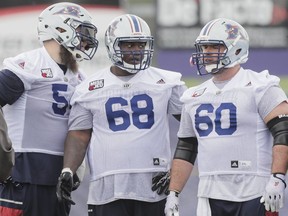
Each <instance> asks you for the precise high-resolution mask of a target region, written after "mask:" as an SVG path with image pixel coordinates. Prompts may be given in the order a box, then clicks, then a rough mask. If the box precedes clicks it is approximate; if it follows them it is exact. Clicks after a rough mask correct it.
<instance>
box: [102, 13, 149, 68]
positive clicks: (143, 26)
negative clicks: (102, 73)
mask: <svg viewBox="0 0 288 216" xmlns="http://www.w3.org/2000/svg"><path fill="white" fill-rule="evenodd" d="M153 42H154V39H153V37H152V36H151V33H150V28H149V26H148V25H147V23H146V22H145V21H144V20H143V19H141V18H140V17H137V16H135V15H130V14H126V15H121V16H119V17H117V18H115V19H114V20H113V21H112V22H111V23H110V25H109V26H108V29H107V31H106V33H105V45H106V48H107V52H108V56H109V58H110V60H111V61H112V63H113V65H115V66H117V67H119V68H121V69H123V70H125V71H127V72H129V73H137V72H138V71H140V70H145V69H147V68H148V67H149V66H150V65H151V63H152V56H153V51H154V49H153ZM123 44H130V46H131V48H129V49H127V48H125V46H123ZM133 44H134V45H135V46H134V45H133ZM139 44H140V46H141V48H136V47H137V46H138V45H139Z"/></svg>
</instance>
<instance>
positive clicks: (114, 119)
mask: <svg viewBox="0 0 288 216" xmlns="http://www.w3.org/2000/svg"><path fill="white" fill-rule="evenodd" d="M184 90H186V86H185V84H184V82H183V81H181V74H180V73H176V72H171V71H165V70H161V69H158V68H154V67H150V68H148V69H146V70H144V71H139V72H138V73H137V74H135V75H133V76H128V77H117V76H115V75H114V74H112V73H111V72H110V69H109V68H105V69H103V70H101V71H98V72H96V73H95V74H94V75H93V76H91V77H89V78H88V79H86V80H85V81H84V82H82V83H81V84H80V85H79V86H77V88H76V91H75V93H74V95H73V97H72V101H71V103H72V112H71V116H70V118H69V130H81V129H88V128H91V127H93V133H92V138H91V141H90V145H89V147H88V148H89V149H88V162H89V165H90V172H91V181H94V182H96V180H99V179H100V178H103V177H109V175H115V174H119V175H118V176H121V174H127V175H130V174H131V173H152V172H157V171H167V170H168V169H169V168H170V161H171V149H170V137H169V118H168V114H181V109H182V102H180V96H181V95H182V94H183V92H184ZM77 106H81V107H83V109H85V110H86V111H87V112H86V113H87V116H83V115H86V114H85V113H84V114H83V112H81V113H79V112H73V110H74V107H75V110H76V109H77ZM89 113H90V114H89ZM77 116H78V118H77ZM83 119H85V121H83ZM87 119H88V120H87ZM89 119H90V121H92V120H93V123H92V122H91V123H88V124H87V123H86V122H87V121H89ZM82 122H83V123H82ZM84 122H85V124H84ZM118 178H119V177H118ZM118 178H116V176H115V178H114V179H113V180H111V181H113V182H114V183H115V184H114V183H112V182H111V183H112V184H113V186H110V188H111V187H112V188H113V187H115V186H116V185H119V186H120V185H122V186H121V187H119V188H118V187H117V188H118V189H119V190H123V193H125V191H124V190H125V187H126V186H124V185H123V184H124V182H122V181H124V180H120V181H118V180H116V179H118ZM122 179H123V178H122ZM124 179H127V178H126V177H124ZM139 180H140V179H139ZM106 181H107V180H106ZM106 181H105V183H106V184H105V185H107V182H106ZM141 181H144V180H143V179H142V180H141ZM147 181H148V183H147V184H146V183H145V185H146V187H147V185H148V186H149V188H150V189H149V190H146V188H145V190H146V191H148V192H143V193H142V192H141V194H137V192H136V191H137V189H135V190H134V189H133V190H132V189H131V184H132V183H133V181H132V183H131V182H129V181H128V182H127V184H128V186H129V187H130V189H131V191H134V193H135V194H134V195H133V194H132V193H130V195H128V196H132V197H133V198H135V197H137V195H139V196H143V194H144V193H148V195H147V196H148V197H149V198H150V201H151V199H152V198H151V197H152V196H151V194H153V196H155V195H154V193H155V192H152V191H151V174H150V178H149V179H148V180H147V179H145V182H147ZM142 183H143V182H142ZM137 184H138V185H137ZM134 186H135V187H138V188H139V187H141V190H143V187H142V186H141V185H139V182H138V183H137V181H136V182H134V183H133V187H134ZM90 188H91V186H90ZM97 188H99V187H95V190H97ZM118 189H117V191H116V188H114V190H115V191H113V192H114V194H117V193H118V192H119V191H118ZM100 190H101V189H100ZM128 190H129V189H128ZM126 192H127V191H126ZM92 193H93V194H94V196H99V194H100V193H102V191H100V192H98V195H95V194H97V193H96V192H95V191H93V192H92ZM106 193H108V188H107V191H106ZM123 193H122V192H119V193H118V194H122V195H123ZM104 196H105V197H109V196H108V195H107V196H106V195H104ZM123 196H125V195H123ZM114 198H115V197H114ZM126 198H127V196H126ZM137 198H138V197H137ZM146 198H147V197H146ZM104 199H105V198H104ZM153 199H154V197H153ZM99 200H101V199H100V198H99ZM101 201H103V199H102V200H101Z"/></svg>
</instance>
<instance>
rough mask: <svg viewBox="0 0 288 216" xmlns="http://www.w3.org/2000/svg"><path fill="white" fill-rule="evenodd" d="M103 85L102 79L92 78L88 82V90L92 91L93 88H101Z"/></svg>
mask: <svg viewBox="0 0 288 216" xmlns="http://www.w3.org/2000/svg"><path fill="white" fill-rule="evenodd" d="M103 87H104V79H100V80H94V81H92V82H90V83H89V89H88V90H89V91H93V90H95V89H99V88H103Z"/></svg>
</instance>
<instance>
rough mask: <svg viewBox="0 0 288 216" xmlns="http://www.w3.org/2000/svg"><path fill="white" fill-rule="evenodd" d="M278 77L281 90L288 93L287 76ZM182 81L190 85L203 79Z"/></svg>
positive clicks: (196, 83)
mask: <svg viewBox="0 0 288 216" xmlns="http://www.w3.org/2000/svg"><path fill="white" fill-rule="evenodd" d="M280 79H281V81H280V85H281V87H282V88H283V90H284V91H285V92H286V94H287V95H288V76H285V77H283V76H282V77H280ZM184 81H185V83H186V85H187V86H188V87H191V86H195V85H198V84H200V83H201V82H203V81H205V80H204V79H203V80H202V79H195V78H186V79H184Z"/></svg>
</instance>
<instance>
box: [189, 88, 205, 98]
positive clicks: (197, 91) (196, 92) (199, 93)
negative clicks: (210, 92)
mask: <svg viewBox="0 0 288 216" xmlns="http://www.w3.org/2000/svg"><path fill="white" fill-rule="evenodd" d="M205 91H206V88H204V89H198V90H196V91H195V92H194V93H193V94H192V96H191V97H199V96H201V95H202V94H204V92H205Z"/></svg>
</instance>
